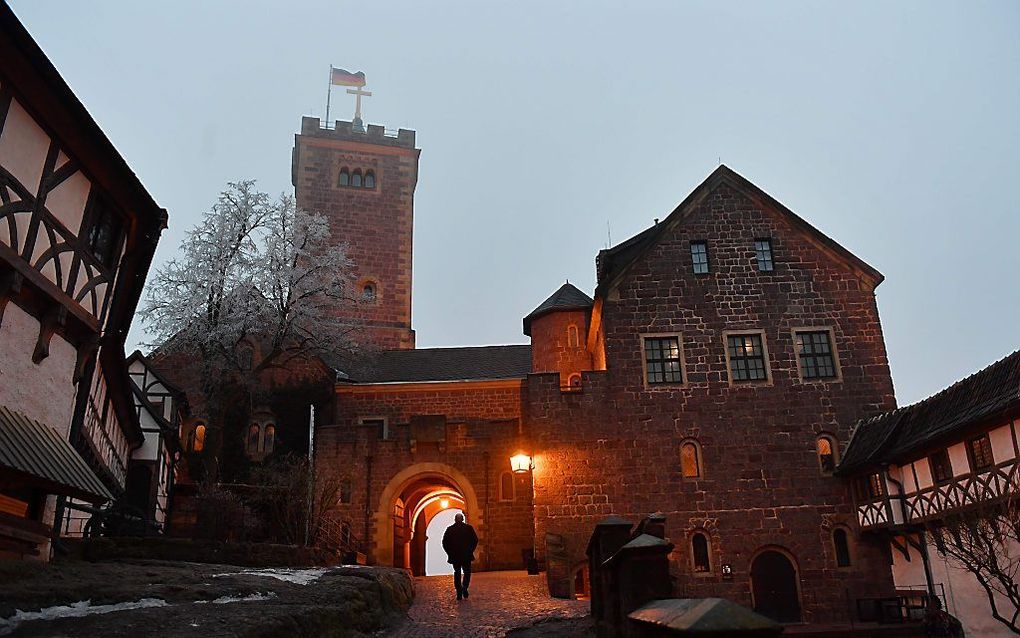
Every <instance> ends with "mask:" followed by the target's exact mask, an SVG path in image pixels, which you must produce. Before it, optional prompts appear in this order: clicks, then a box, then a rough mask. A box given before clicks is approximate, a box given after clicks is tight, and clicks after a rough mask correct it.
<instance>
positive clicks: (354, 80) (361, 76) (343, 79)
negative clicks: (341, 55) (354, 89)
mask: <svg viewBox="0 0 1020 638" xmlns="http://www.w3.org/2000/svg"><path fill="white" fill-rule="evenodd" d="M330 73H331V75H330V77H329V81H330V84H332V85H334V86H358V87H361V86H365V72H364V71H358V72H357V73H351V72H350V71H346V70H344V69H333V68H331V70H330Z"/></svg>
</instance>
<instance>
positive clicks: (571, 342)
mask: <svg viewBox="0 0 1020 638" xmlns="http://www.w3.org/2000/svg"><path fill="white" fill-rule="evenodd" d="M579 346H580V340H579V339H578V336H577V326H575V325H574V324H570V325H569V326H567V347H568V348H577V347H579Z"/></svg>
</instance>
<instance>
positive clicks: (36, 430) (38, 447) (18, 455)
mask: <svg viewBox="0 0 1020 638" xmlns="http://www.w3.org/2000/svg"><path fill="white" fill-rule="evenodd" d="M0 467H3V468H6V469H8V470H11V471H13V472H17V473H21V474H27V475H28V476H31V477H33V478H35V479H37V480H40V481H42V482H43V483H44V484H48V489H51V490H52V491H53V493H54V494H64V495H67V496H74V497H76V498H80V499H83V500H86V501H90V502H93V503H101V502H103V501H108V500H111V499H112V498H113V495H112V494H110V491H109V490H108V489H106V486H105V485H103V482H102V481H100V480H99V477H98V476H96V475H95V473H94V472H93V471H92V470H91V469H90V468H89V466H88V464H87V463H85V460H84V459H82V458H81V456H80V455H79V454H78V452H77V451H75V449H74V448H73V447H72V446H71V443H70V442H69V441H68V440H67V439H65V438H63V437H62V436H60V434H58V433H57V431H56V430H54V429H53V428H51V427H49V426H47V425H44V424H42V423H40V422H38V421H36V420H34V419H30V418H28V417H26V416H25V415H23V414H21V413H20V412H15V411H14V410H11V409H9V408H7V407H6V406H2V405H0Z"/></svg>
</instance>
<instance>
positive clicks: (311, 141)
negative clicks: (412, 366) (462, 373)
mask: <svg viewBox="0 0 1020 638" xmlns="http://www.w3.org/2000/svg"><path fill="white" fill-rule="evenodd" d="M294 138H295V139H294V155H293V161H292V168H291V180H292V182H293V183H294V190H295V196H296V198H297V204H298V206H300V207H301V208H304V209H307V210H310V211H314V212H317V213H321V214H324V215H326V216H327V217H328V218H329V221H330V228H331V233H332V236H333V239H334V241H336V242H337V243H345V244H346V245H347V250H348V256H349V257H350V258H351V259H352V260H353V261H354V264H355V267H354V280H353V283H354V296H355V297H356V298H357V299H358V303H357V304H345V305H343V306H338V307H337V313H338V315H339V316H341V317H345V318H346V317H349V318H350V319H351V320H352V321H356V322H358V323H360V324H361V325H362V326H363V329H362V330H361V331H360V332H359V334H358V336H357V337H355V338H356V340H357V341H358V342H359V343H361V344H362V345H368V346H374V347H377V348H381V349H385V350H390V349H406V348H414V330H412V329H411V245H412V244H411V235H412V231H413V216H414V214H413V209H414V189H415V185H416V184H417V182H418V156H419V154H420V153H421V151H420V149H417V148H415V145H414V131H408V130H405V129H401V130H400V131H398V132H397V134H396V135H395V136H394V135H391V134H390V133H388V132H387V131H385V130H384V129H383V127H382V126H377V125H374V124H370V125H369V126H368V129H367V131H365V132H359V131H358V130H356V129H355V127H353V126H352V123H351V122H343V121H337V122H336V124H335V128H334V129H327V128H323V127H322V126H321V124H320V123H319V120H318V119H317V118H314V117H304V118H302V120H301V132H300V133H299V134H297V135H295V136H294Z"/></svg>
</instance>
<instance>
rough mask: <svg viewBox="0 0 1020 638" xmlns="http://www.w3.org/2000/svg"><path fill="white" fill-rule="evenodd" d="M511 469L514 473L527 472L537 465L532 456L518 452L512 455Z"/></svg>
mask: <svg viewBox="0 0 1020 638" xmlns="http://www.w3.org/2000/svg"><path fill="white" fill-rule="evenodd" d="M510 469H511V470H513V472H514V474H525V473H527V472H530V471H531V470H533V469H535V465H534V463H532V462H531V456H529V455H527V454H525V453H524V452H518V453H517V454H514V455H513V456H511V457H510Z"/></svg>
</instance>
